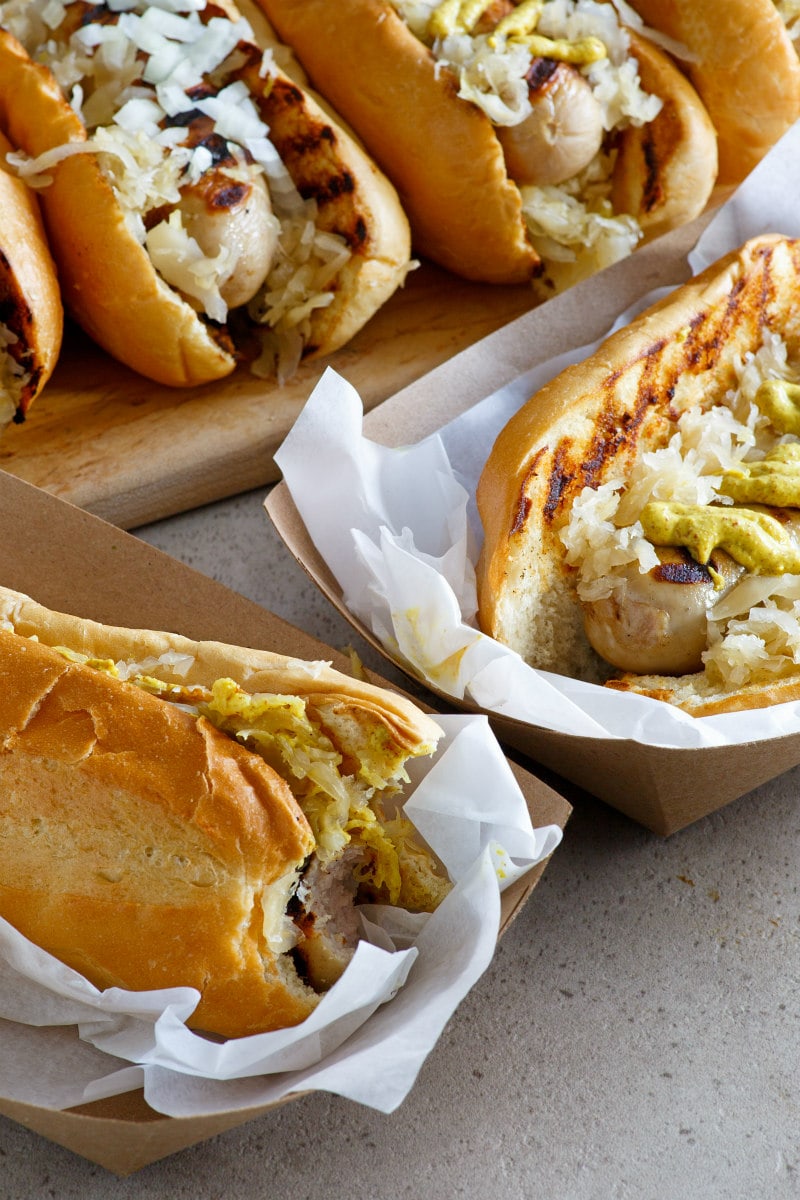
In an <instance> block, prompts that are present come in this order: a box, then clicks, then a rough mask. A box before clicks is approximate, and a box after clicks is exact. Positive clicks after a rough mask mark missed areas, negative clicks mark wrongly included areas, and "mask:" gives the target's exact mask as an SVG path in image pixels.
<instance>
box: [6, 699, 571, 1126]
mask: <svg viewBox="0 0 800 1200" xmlns="http://www.w3.org/2000/svg"><path fill="white" fill-rule="evenodd" d="M437 720H439V723H440V725H441V726H442V728H443V730H444V733H445V737H444V739H443V742H442V743H441V744H440V749H439V751H438V753H437V754H436V756H435V757H434V758H432V759H425V760H417V761H415V762H412V763H411V764H410V766H409V774H410V775H411V777H412V780H411V786H410V788H409V795H408V800H407V802H406V805H405V811H406V813H407V814H408V816H409V817H410V818H411V819H412V820H413V821H414V823H415V824H416V825H417V827H418V828H419V830H420V832H421V833H422V834H423V835H424V837H425V838H426V839H427V840H428V842H429V843H430V845H431V846H432V847H433V848H434V850H435V851H436V852H437V853H438V854H439V856H440V857H441V859H442V860H443V862H444V863H445V865H446V866H447V868H448V870H449V872H450V875H451V877H452V878H453V879H454V880H455V881H456V886H455V887H454V889H453V891H452V892H451V893H450V894H449V895H448V897H447V898H446V899H445V901H444V902H443V904H442V905H441V906H440V908H439V909H438V910H437V912H436V913H434V914H433V915H431V916H419V915H411V914H408V913H404V912H402V911H400V910H397V909H392V908H389V907H383V906H374V905H373V906H369V907H365V909H364V910H363V919H364V921H365V928H366V930H367V932H368V934H369V936H370V939H371V940H369V941H363V942H361V943H360V944H359V947H358V950H357V951H356V955H355V957H354V959H353V961H352V962H351V964H350V966H349V967H348V969H347V971H346V972H345V974H344V975H343V977H342V979H341V980H340V981H339V983H338V984H336V986H335V987H334V988H332V989H331V991H330V992H329V993H328V994H327V995H326V996H325V997H323V999H322V1001H321V1003H320V1004H319V1005H318V1007H317V1008H316V1010H315V1011H314V1012H313V1013H312V1015H311V1016H310V1017H309V1018H308V1019H307V1020H306V1021H304V1022H303V1023H302V1024H301V1025H298V1026H296V1027H295V1028H293V1029H288V1030H278V1031H276V1032H274V1033H265V1034H259V1035H255V1036H253V1037H246V1038H238V1039H231V1040H229V1041H227V1042H214V1041H210V1040H208V1039H206V1038H204V1037H201V1036H199V1035H198V1034H196V1033H193V1032H192V1031H190V1030H189V1029H187V1028H186V1026H185V1024H184V1021H185V1019H186V1018H187V1017H188V1016H189V1015H190V1014H191V1012H192V1011H193V1010H194V1008H195V1005H196V1003H197V1000H198V994H197V992H195V991H194V990H193V989H192V988H173V989H171V990H164V991H153V992H139V993H135V992H125V991H122V990H120V989H116V988H111V989H108V990H106V991H104V992H100V991H98V990H97V989H96V988H94V987H93V986H92V985H91V984H89V983H88V982H87V981H86V980H85V979H84V978H83V977H82V976H80V975H78V974H77V973H76V972H75V971H72V970H71V969H70V968H68V967H66V966H64V965H63V964H62V963H60V962H58V961H57V960H56V959H54V958H52V957H51V956H50V955H48V954H46V953H45V952H44V951H42V950H40V949H39V948H38V947H36V946H34V945H32V944H31V943H30V942H29V941H27V940H26V939H25V938H23V937H21V935H20V934H18V933H17V931H16V930H15V929H13V928H12V926H10V925H8V924H7V923H6V922H3V921H0V1025H1V1026H2V1031H3V1054H2V1062H0V1091H1V1092H2V1095H4V1096H5V1097H7V1098H9V1099H13V1100H19V1101H23V1102H25V1103H29V1104H39V1105H44V1106H46V1107H49V1108H67V1107H71V1106H73V1105H76V1104H81V1103H85V1102H87V1101H90V1100H96V1099H101V1098H103V1097H106V1096H113V1095H117V1094H119V1093H121V1092H126V1091H129V1090H131V1089H133V1088H137V1087H142V1086H143V1087H144V1092H145V1098H146V1099H147V1101H148V1103H149V1104H150V1105H151V1106H152V1107H153V1108H155V1109H156V1110H157V1111H159V1112H162V1113H166V1114H168V1115H171V1116H193V1115H199V1114H208V1113H214V1112H218V1111H230V1110H235V1109H237V1108H245V1107H250V1106H254V1105H262V1104H268V1103H271V1102H274V1101H277V1100H280V1099H281V1098H282V1097H283V1096H286V1095H288V1094H289V1093H292V1092H298V1091H304V1090H306V1089H322V1090H325V1091H330V1092H336V1093H338V1094H339V1095H342V1096H347V1097H350V1098H351V1099H353V1100H357V1101H360V1102H361V1103H362V1104H366V1105H369V1106H371V1107H373V1108H376V1109H378V1110H380V1111H381V1112H390V1111H392V1110H393V1109H394V1108H396V1107H397V1105H398V1104H400V1102H401V1101H402V1100H403V1098H404V1097H405V1096H406V1094H407V1093H408V1091H409V1090H410V1088H411V1087H412V1085H413V1082H414V1079H415V1078H416V1076H417V1074H418V1072H419V1069H420V1067H421V1066H422V1063H423V1062H424V1060H425V1057H426V1055H427V1054H428V1053H429V1052H430V1050H431V1049H432V1047H433V1046H434V1044H435V1043H436V1041H437V1039H438V1037H439V1034H440V1033H441V1031H442V1029H443V1028H444V1026H445V1024H446V1022H447V1021H448V1020H449V1018H450V1016H451V1015H452V1013H453V1011H454V1010H455V1008H456V1007H457V1005H458V1004H459V1002H460V1001H461V1000H462V999H463V997H464V996H465V995H466V993H467V991H468V990H469V989H470V988H471V987H472V985H473V984H474V983H475V982H476V980H477V979H478V978H479V977H480V975H481V974H482V972H483V971H484V970H485V969H486V967H487V966H488V964H489V962H490V960H491V958H492V954H493V952H494V948H495V945H496V941H497V933H498V927H499V920H500V893H501V890H502V889H503V888H504V887H505V886H507V885H508V884H509V883H510V882H511V881H512V880H514V879H517V878H519V877H520V876H521V875H522V874H524V873H525V872H526V871H527V870H529V869H530V868H531V867H532V866H533V865H534V864H535V863H538V862H541V861H542V860H543V859H544V858H546V857H547V856H548V855H549V854H551V853H552V852H553V850H554V849H555V848H556V846H557V845H558V843H559V841H560V838H561V830H560V829H559V827H558V826H556V825H548V826H544V827H542V828H540V829H534V828H533V827H532V825H531V820H530V816H529V813H528V809H527V806H526V804H525V800H524V797H523V796H522V793H521V792H520V789H519V787H518V785H517V782H516V780H515V779H514V776H513V774H512V772H511V769H510V767H509V765H508V762H507V761H506V759H505V757H504V756H503V754H502V752H501V751H500V748H499V746H498V744H497V742H496V740H495V738H494V735H493V734H492V732H491V730H490V729H489V725H488V721H487V720H486V718H485V717H480V716H479V717H465V716H458V715H455V716H444V717H441V718H437ZM392 997H394V998H393V999H392ZM388 1000H391V1003H389V1004H386V1003H385V1002H386V1001H388ZM120 1059H123V1060H127V1065H122V1064H121V1063H120V1061H119V1060H120Z"/></svg>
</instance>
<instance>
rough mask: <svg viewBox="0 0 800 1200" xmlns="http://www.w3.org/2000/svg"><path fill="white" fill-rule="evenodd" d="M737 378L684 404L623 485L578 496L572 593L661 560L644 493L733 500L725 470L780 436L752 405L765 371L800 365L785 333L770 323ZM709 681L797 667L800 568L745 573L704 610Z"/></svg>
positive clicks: (759, 677)
mask: <svg viewBox="0 0 800 1200" xmlns="http://www.w3.org/2000/svg"><path fill="white" fill-rule="evenodd" d="M736 372H737V385H736V387H735V388H733V389H731V390H730V391H729V392H728V393H727V394H726V395H725V396H724V397H722V398H721V401H720V402H719V403H715V404H713V405H711V406H710V407H707V408H706V409H702V408H700V407H697V408H692V409H688V410H686V411H685V412H684V413H683V414H682V415H681V416H680V417H679V418H678V419H677V421H676V422H675V428H674V432H673V433H672V436H671V437H670V439H669V441H668V443H667V444H666V445H665V446H662V447H661V448H659V449H658V450H653V451H646V452H644V453H643V454H641V455H640V456H639V458H638V460H637V462H636V464H635V466H634V468H633V470H632V472H631V475H630V478H629V480H628V481H627V483H625V482H624V481H623V480H621V479H616V480H608V481H606V482H605V483H603V484H602V485H601V486H600V487H598V488H597V489H592V488H590V487H587V488H584V489H583V490H582V492H581V493H580V494H579V496H578V497H576V500H575V502H574V504H573V506H572V511H571V514H570V519H569V521H568V523H567V524H566V526H565V527H564V529H563V530H562V531H561V534H560V537H561V540H562V542H563V545H564V547H565V550H566V555H565V558H566V562H567V563H568V564H570V565H571V566H574V567H575V568H576V570H577V572H578V595H579V597H580V598H581V599H582V600H584V601H593V600H599V599H603V598H604V597H606V596H609V595H611V594H612V593H613V591H614V588H615V586H617V585H618V584H619V577H615V575H614V568H615V567H616V566H624V565H626V564H630V563H635V562H638V564H639V570H640V571H642V572H643V573H644V572H647V571H649V570H651V569H652V568H653V567H654V566H656V565H657V562H658V559H657V556H656V553H655V550H654V548H653V546H652V545H651V543H650V542H648V541H647V539H646V538H645V536H644V533H643V530H642V527H641V524H640V522H639V519H638V518H639V514H640V513H641V511H642V509H643V508H644V506H645V504H647V503H648V502H649V501H650V500H673V501H676V502H679V503H686V504H710V503H712V502H713V503H715V504H731V503H732V501H731V499H730V498H729V497H727V496H725V495H724V494H722V493H721V492H720V490H719V488H720V484H721V481H722V474H723V472H725V471H730V470H733V469H735V468H736V467H737V466H738V465H739V464H741V463H745V462H754V461H758V460H760V459H763V458H764V457H765V456H766V454H768V453H769V452H770V451H771V450H774V448H775V447H776V446H778V445H780V444H783V443H794V444H798V443H800V438H798V437H796V436H794V435H793V434H780V433H778V432H777V431H776V430H775V429H774V428H773V427H772V425H771V424H770V422H769V420H768V419H767V418H766V417H765V416H764V415H763V413H762V412H761V411H760V410H759V408H758V407H757V405H756V403H755V395H756V391H757V390H758V387H759V385H760V384H761V383H762V382H763V381H764V380H767V379H780V380H786V381H789V382H791V383H797V382H799V381H800V364H795V363H790V362H789V361H788V358H787V349H786V345H785V343H784V342H783V341H782V339H781V338H780V337H779V336H778V335H777V334H775V333H771V332H769V331H766V332H765V333H764V336H763V341H762V345H761V346H760V347H759V348H758V350H756V351H755V353H747V354H746V355H745V356H744V358H743V359H740V360H739V361H738V363H737V364H736ZM703 662H704V672H705V677H706V680H707V682H708V684H709V685H710V686H713V687H719V688H722V689H725V690H727V689H733V688H739V687H741V686H742V685H743V684H745V683H752V682H761V681H766V680H769V679H773V678H778V677H780V676H781V675H785V674H789V673H792V672H794V671H795V670H796V668H797V666H798V665H800V576H796V575H783V576H780V577H770V576H765V575H752V574H750V573H746V574H745V575H744V577H743V578H742V580H741V581H740V582H738V583H736V584H735V585H734V586H733V588H732V589H731V590H730V591H729V592H728V593H727V594H726V595H725V596H724V598H723V599H722V600H720V601H719V602H718V604H716V605H715V606H714V607H713V608H712V609H711V610H710V613H709V648H708V650H706V651H705V653H704V654H703Z"/></svg>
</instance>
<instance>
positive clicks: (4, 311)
mask: <svg viewBox="0 0 800 1200" xmlns="http://www.w3.org/2000/svg"><path fill="white" fill-rule="evenodd" d="M12 149H13V147H12V146H11V143H10V142H9V141H8V140H7V139H6V138H5V137H4V136H3V135H2V133H0V322H2V324H3V325H5V327H6V328H7V329H9V330H10V331H11V333H12V334H13V335H14V336H15V337H16V338H17V341H16V343H14V345H13V346H12V347H9V348H8V349H4V350H0V354H11V355H12V356H13V358H14V359H15V361H16V362H18V363H19V364H20V365H21V367H22V368H24V371H25V374H26V377H27V378H26V382H25V383H24V384H23V386H22V390H21V393H20V395H19V397H18V398H16V397H15V400H14V401H13V403H14V404H15V406H16V413H14V412H13V409H12V407H11V404H9V405H7V406H5V407H4V406H3V405H1V404H0V424H4V423H5V422H6V421H7V420H9V419H10V417H11V416H12V415H15V418H16V420H21V419H22V418H23V417H24V416H25V413H26V412H27V411H28V409H29V408H30V406H31V404H32V403H33V401H34V400H35V399H36V397H37V396H38V395H39V392H40V391H41V390H42V388H43V387H44V385H45V384H46V383H47V381H48V379H49V378H50V376H51V374H52V373H53V368H54V367H55V365H56V361H57V359H58V354H59V351H60V349H61V337H62V332H63V326H64V313H63V310H62V306H61V293H60V291H59V287H58V280H57V278H56V270H55V267H54V265H53V260H52V258H51V256H50V250H49V248H48V245H47V240H46V237H45V232H44V227H43V225H42V220H41V216H40V214H39V206H38V204H37V201H36V198H35V196H34V195H33V193H32V192H31V191H30V189H29V188H28V187H27V186H26V185H25V184H24V183H22V182H21V181H20V180H19V179H18V178H17V177H16V176H15V175H13V174H12V173H11V171H10V169H9V167H8V164H7V162H6V155H7V154H8V153H10V151H11V150H12ZM2 377H3V370H2V367H0V380H2ZM0 399H5V396H4V394H3V392H2V384H1V383H0Z"/></svg>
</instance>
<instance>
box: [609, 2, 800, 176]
mask: <svg viewBox="0 0 800 1200" xmlns="http://www.w3.org/2000/svg"><path fill="white" fill-rule="evenodd" d="M631 4H632V7H633V8H634V9H636V11H637V12H638V13H639V14H640V15H641V16H642V17H643V18H644V20H645V21H646V22H647V23H648V24H649V25H652V26H653V27H654V28H656V29H659V30H661V31H662V32H663V33H666V34H669V35H670V37H673V38H675V39H676V40H677V41H679V42H681V43H683V45H684V46H686V47H687V49H688V50H689V51H690V52H691V54H692V56H693V61H691V62H689V63H687V65H686V72H687V74H688V76H689V78H690V79H691V81H692V83H693V84H694V86H695V87H696V88H697V91H698V92H699V94H700V97H701V99H702V100H703V103H704V104H705V106H706V108H707V109H708V112H709V115H710V116H711V120H712V121H713V123H714V125H715V127H716V130H717V135H718V138H719V182H720V184H723V185H726V184H736V183H739V182H740V181H741V180H742V179H744V177H745V175H747V174H749V172H750V171H751V170H752V169H753V167H754V166H755V165H756V163H758V162H760V160H761V159H762V158H763V157H764V155H765V154H766V152H767V151H768V150H769V148H770V146H772V145H774V143H775V142H776V141H778V139H779V138H780V137H781V136H782V135H783V134H784V133H785V132H786V131H787V129H789V127H790V126H791V125H792V124H794V122H795V121H796V120H797V118H798V117H800V61H798V57H797V54H796V52H795V50H794V47H793V45H792V42H791V39H790V38H789V35H788V33H787V32H786V27H785V26H784V24H783V21H782V20H781V18H780V17H779V15H778V12H777V10H776V8H775V5H774V3H773V2H772V0H726V2H725V4H724V6H720V4H719V3H717V0H631Z"/></svg>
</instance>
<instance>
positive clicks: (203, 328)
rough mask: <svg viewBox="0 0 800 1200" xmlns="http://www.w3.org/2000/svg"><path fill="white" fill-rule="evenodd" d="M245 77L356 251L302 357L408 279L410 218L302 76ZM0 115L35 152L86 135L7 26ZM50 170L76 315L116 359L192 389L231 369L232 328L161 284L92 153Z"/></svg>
mask: <svg viewBox="0 0 800 1200" xmlns="http://www.w3.org/2000/svg"><path fill="white" fill-rule="evenodd" d="M232 15H234V14H233V10H232ZM243 74H244V75H245V76H246V78H247V82H248V84H249V86H250V88H251V92H252V94H253V97H254V99H255V101H256V103H257V105H258V107H259V109H260V111H261V114H262V117H263V119H264V120H265V122H266V124H267V125H269V126H270V129H271V135H272V139H273V141H274V143H275V145H276V147H277V148H278V149H279V150H280V151H281V152H282V153H283V154H284V155H285V161H286V164H287V167H288V169H289V171H290V174H291V175H292V178H293V180H294V182H295V184H296V185H297V187H298V188H299V190H300V192H301V193H302V194H303V195H304V196H306V197H313V198H314V199H315V200H316V201H317V204H318V210H319V224H320V227H321V228H323V229H325V230H326V231H329V232H333V233H337V234H339V235H341V236H342V237H343V238H344V239H345V241H346V242H347V245H348V247H349V249H350V251H351V254H352V257H351V258H350V260H349V262H348V263H347V264H346V266H345V267H344V269H343V270H342V271H341V273H340V275H339V277H338V278H337V280H336V281H335V283H334V284H333V288H332V290H333V291H334V299H333V301H332V302H331V303H330V304H329V305H328V307H327V308H319V309H317V310H316V311H315V313H314V314H313V315H312V318H311V336H310V339H309V341H308V343H307V345H306V347H305V353H306V354H307V355H309V356H313V355H322V354H327V353H330V352H332V351H333V350H335V349H337V348H338V347H339V346H341V345H342V344H343V343H344V342H346V341H347V340H349V338H351V337H352V336H353V334H354V333H355V332H356V331H357V330H358V329H359V328H360V327H361V326H362V325H363V324H364V323H365V322H366V321H367V320H368V319H369V317H370V316H371V315H372V314H373V313H374V312H375V311H376V310H377V309H378V308H379V307H380V306H381V305H382V304H383V303H384V301H385V300H386V299H388V297H389V296H390V295H391V294H392V293H393V292H394V291H395V290H396V288H397V287H398V286H399V285H400V284H401V283H402V282H403V280H404V279H405V275H406V272H407V270H408V263H409V256H410V234H409V229H408V222H407V220H406V218H405V216H404V214H403V212H402V209H401V207H400V204H399V202H398V199H397V196H396V194H395V192H394V189H393V188H392V187H391V185H390V184H389V183H388V181H387V180H386V179H385V178H384V177H383V176H382V175H381V174H380V173H379V172H378V171H377V170H376V168H375V167H374V165H373V164H372V162H371V161H370V160H369V158H368V157H367V156H366V155H365V154H364V153H363V151H362V150H361V149H360V148H359V147H358V146H357V145H356V143H355V142H354V141H353V139H352V138H351V137H350V136H349V135H348V134H347V133H346V132H345V131H344V130H343V129H341V128H339V127H338V126H337V125H336V123H335V122H334V121H333V120H332V118H331V117H329V116H328V115H326V114H325V113H323V111H322V109H321V108H320V107H319V106H318V105H317V104H316V103H315V101H314V100H313V99H312V98H311V96H309V95H308V94H307V93H306V92H305V91H304V90H303V89H302V88H301V87H300V85H299V84H297V83H294V82H293V81H291V80H290V79H289V78H288V77H287V76H285V75H283V74H281V73H280V72H278V73H277V75H276V76H274V77H272V78H271V79H269V78H260V77H259V74H258V70H257V68H252V69H248V68H245V69H244V72H243ZM0 121H5V123H6V125H7V127H8V129H9V131H10V133H11V136H12V138H13V140H14V141H15V142H16V144H17V145H19V146H20V147H21V148H22V149H24V150H25V151H26V152H27V153H28V154H31V155H32V156H34V157H35V156H38V155H39V154H42V153H44V152H45V151H47V150H50V149H54V148H56V147H59V146H61V145H63V144H65V143H67V142H81V141H85V140H86V132H85V128H84V126H83V123H82V122H81V121H80V119H79V118H78V117H77V116H76V115H75V113H74V112H73V111H72V109H71V108H70V105H69V104H68V103H67V100H66V98H65V97H64V95H63V94H62V92H61V89H60V88H59V87H58V86H57V84H56V83H55V80H54V78H53V76H52V74H51V72H50V71H49V70H48V69H47V68H44V67H42V66H39V65H38V64H36V63H33V62H32V61H31V60H30V59H29V58H28V56H27V54H26V53H25V51H24V49H23V48H22V46H21V45H20V44H19V43H18V42H17V41H16V39H14V38H13V37H12V36H11V35H9V34H7V33H3V32H2V31H0ZM49 173H50V174H51V175H52V183H51V184H50V185H49V186H48V187H46V188H43V189H42V191H41V203H42V207H43V211H44V216H45V220H46V223H47V227H48V233H49V237H50V243H51V246H52V249H53V253H54V256H55V258H56V260H57V263H58V267H59V273H60V277H61V283H62V288H63V292H64V297H65V302H66V304H67V307H68V308H69V310H70V312H71V313H72V314H73V316H74V317H75V318H76V320H77V321H78V322H79V323H80V324H81V325H82V326H83V327H84V328H85V329H86V331H87V332H88V333H89V334H90V335H91V336H92V337H93V338H94V339H95V340H96V341H97V342H98V343H99V344H100V345H101V346H103V348H104V349H106V350H107V351H108V352H109V353H110V354H112V355H113V356H114V357H115V358H117V359H119V360H120V361H121V362H124V363H126V364H127V365H128V366H130V367H132V368H133V369H134V370H136V371H138V372H140V373H141V374H143V375H147V376H148V377H150V378H152V379H154V380H157V381H158V382H160V383H163V384H167V385H170V386H175V387H187V386H194V385H197V384H202V383H208V382H211V381H213V380H215V379H219V378H222V377H224V376H225V375H228V374H230V372H231V371H233V369H234V368H235V366H236V362H237V357H236V350H235V347H234V344H233V341H232V340H231V337H230V335H229V333H228V332H227V330H226V329H224V328H222V329H220V328H217V327H215V326H213V325H212V324H207V323H206V322H205V321H204V320H202V319H201V318H200V317H198V315H197V313H196V312H195V310H194V309H193V308H192V307H191V306H190V305H189V304H188V303H186V302H185V301H184V300H183V299H182V297H181V296H180V295H179V294H178V293H177V292H176V291H174V290H173V289H172V288H170V287H168V286H167V285H166V284H165V283H164V282H163V281H162V280H161V278H160V277H159V275H158V274H157V273H156V271H155V269H154V267H153V265H152V263H151V261H150V258H149V256H148V254H147V252H146V251H145V249H144V248H143V247H142V246H141V245H140V243H139V242H138V241H137V240H136V238H135V237H134V236H133V234H132V233H131V231H130V229H129V228H128V225H127V223H126V220H125V216H124V213H123V210H122V208H121V207H120V205H119V203H118V202H117V199H116V197H115V195H114V192H113V190H112V188H111V186H110V184H109V183H108V181H107V180H106V178H105V177H104V176H103V174H102V172H101V171H100V169H99V168H98V166H97V163H96V160H95V158H94V156H93V155H88V154H87V155H77V156H72V157H70V158H67V159H65V160H64V161H62V162H60V163H59V164H58V165H57V166H55V167H54V168H53V169H52V171H51V172H49Z"/></svg>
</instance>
